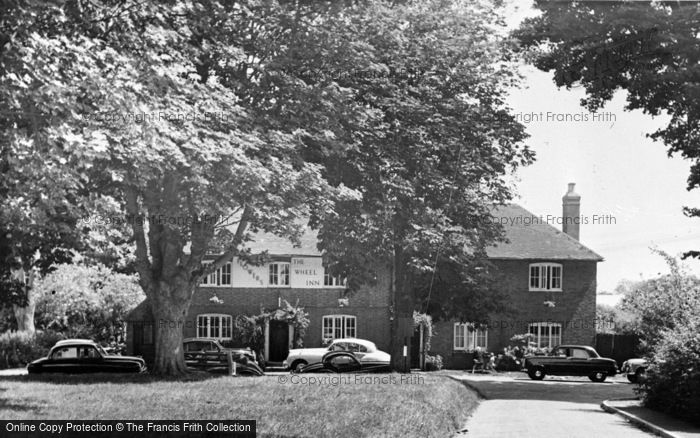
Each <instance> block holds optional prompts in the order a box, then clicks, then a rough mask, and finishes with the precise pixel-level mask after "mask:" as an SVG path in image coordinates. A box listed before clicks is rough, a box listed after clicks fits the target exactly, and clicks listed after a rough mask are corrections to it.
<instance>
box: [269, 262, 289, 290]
mask: <svg viewBox="0 0 700 438" xmlns="http://www.w3.org/2000/svg"><path fill="white" fill-rule="evenodd" d="M270 286H289V263H287V262H276V263H270Z"/></svg>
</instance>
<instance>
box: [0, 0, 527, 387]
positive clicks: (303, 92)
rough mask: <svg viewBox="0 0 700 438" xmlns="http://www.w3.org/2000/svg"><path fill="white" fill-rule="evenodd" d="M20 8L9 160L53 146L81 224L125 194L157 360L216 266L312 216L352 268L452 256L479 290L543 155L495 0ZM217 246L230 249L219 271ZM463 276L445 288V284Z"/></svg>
mask: <svg viewBox="0 0 700 438" xmlns="http://www.w3.org/2000/svg"><path fill="white" fill-rule="evenodd" d="M2 8H3V10H2V11H1V12H2V18H0V20H1V21H0V33H1V34H2V37H1V38H2V40H3V44H2V45H0V47H1V48H0V50H2V52H1V53H0V54H1V55H2V56H1V58H0V81H1V82H0V85H1V86H0V99H2V100H3V102H6V103H7V112H6V113H3V115H2V116H0V117H1V118H2V119H1V122H0V123H2V135H3V142H7V144H8V145H9V146H8V147H7V150H8V151H9V155H11V157H12V159H13V160H15V161H17V164H15V163H14V162H12V165H13V166H16V168H17V169H22V168H32V167H33V165H34V163H35V162H36V161H37V160H38V159H39V158H38V157H41V156H43V155H44V154H46V155H49V156H50V157H51V160H49V163H48V165H45V166H44V167H47V169H48V171H47V172H46V175H47V177H48V178H51V177H52V176H53V175H54V173H52V172H56V176H55V178H56V179H57V180H59V184H57V185H56V187H51V189H52V190H63V191H62V192H60V193H59V195H61V196H63V197H61V196H59V197H58V198H56V199H66V202H65V203H66V204H67V206H66V207H65V208H66V209H69V210H68V211H67V213H66V214H67V216H68V217H69V218H71V219H75V218H77V217H81V216H83V215H82V214H80V213H82V212H81V211H75V210H71V209H70V208H74V209H75V208H76V206H78V205H79V206H82V207H81V208H85V206H88V208H93V207H92V206H93V205H97V206H100V208H102V207H104V206H107V205H112V206H113V207H112V208H113V209H112V211H111V214H113V215H114V217H116V218H118V219H119V221H118V222H119V223H120V224H121V225H124V226H126V227H128V229H129V231H130V234H131V235H132V239H133V240H132V241H133V242H134V247H135V262H134V267H135V270H136V271H137V272H138V274H139V282H140V285H141V287H142V288H143V290H144V292H145V294H146V295H147V297H148V298H149V300H150V302H151V304H152V310H153V313H154V315H153V316H154V318H156V319H157V320H167V321H169V322H171V323H168V324H157V325H156V327H158V329H157V332H156V359H155V364H154V370H155V371H156V372H157V373H166V374H177V373H181V372H184V370H185V365H184V359H183V355H182V348H181V336H182V334H181V332H180V330H179V329H178V328H175V329H173V328H172V327H180V326H181V323H182V321H183V318H184V315H185V314H186V313H187V310H188V307H189V304H190V301H191V298H192V294H193V293H194V290H195V286H196V285H197V284H198V283H199V279H200V278H201V276H202V275H206V274H207V273H209V272H210V271H212V270H214V269H216V268H217V267H218V266H220V265H222V264H223V263H225V262H226V261H227V260H230V258H231V257H232V256H234V255H237V256H240V257H245V256H246V255H247V251H246V245H245V244H246V242H247V241H248V239H250V238H251V236H252V235H253V234H254V233H255V232H257V231H261V230H262V231H266V232H271V233H274V234H277V235H281V236H287V237H289V238H291V239H292V240H294V239H295V238H296V237H298V235H299V233H300V231H301V229H302V227H303V226H304V224H305V223H306V221H307V220H309V219H310V224H311V225H312V226H314V227H321V238H322V247H323V249H324V250H325V251H327V253H328V254H329V256H330V259H331V261H332V262H333V263H334V264H335V265H337V268H338V269H341V270H345V271H348V273H350V274H353V275H351V276H350V278H351V279H353V278H357V279H358V280H356V281H364V280H366V279H367V278H369V277H371V274H370V275H368V274H367V273H368V272H371V271H372V269H371V266H369V264H370V262H368V261H369V260H370V259H373V260H376V259H377V258H378V259H382V257H386V256H387V255H391V257H392V258H394V259H395V261H396V263H395V264H394V266H400V267H401V273H400V275H399V276H398V277H400V281H401V284H405V285H409V284H411V281H410V280H409V278H413V277H415V278H416V281H417V283H416V284H418V282H419V281H422V282H423V285H424V284H425V283H426V282H427V281H428V280H427V279H426V277H425V275H432V267H431V266H432V265H431V264H430V263H429V260H430V259H433V258H435V259H439V260H440V261H441V262H442V263H447V264H449V265H450V266H451V268H450V269H445V271H444V272H445V273H450V272H451V275H457V276H458V278H459V280H460V281H459V282H458V283H457V284H458V287H457V289H454V290H452V291H451V292H450V294H451V296H455V297H456V296H457V292H459V291H460V290H462V289H464V288H467V289H469V290H472V289H473V290H476V287H477V283H478V282H476V281H475V280H474V276H472V277H469V278H466V277H462V276H461V274H460V272H461V268H460V267H461V266H466V267H467V268H469V267H472V266H473V267H474V269H473V270H471V272H476V269H477V268H480V267H481V266H477V265H478V264H479V263H478V262H477V260H478V259H479V258H480V257H481V256H483V247H484V245H486V244H487V243H488V242H491V241H493V240H494V239H496V238H497V237H498V234H499V232H498V229H497V228H496V227H495V226H491V225H484V224H485V223H488V222H484V221H482V220H481V219H482V216H483V215H484V214H486V213H487V211H488V210H487V209H488V207H489V206H490V205H491V204H493V203H499V202H503V201H505V200H507V199H509V191H508V188H507V187H506V185H505V183H504V182H503V180H502V178H501V177H502V175H503V174H504V173H505V172H506V171H507V170H509V169H512V168H514V167H517V166H518V165H522V164H527V163H528V162H529V161H530V160H531V158H532V154H531V153H530V152H529V151H528V150H527V149H526V148H524V147H522V145H521V141H522V140H523V138H524V133H523V128H522V126H520V125H519V124H517V123H516V122H515V121H514V119H513V118H511V117H510V116H508V112H507V111H508V108H507V106H506V105H505V104H504V99H503V98H504V88H505V87H507V86H509V85H512V84H514V83H515V82H516V77H514V76H513V74H512V73H511V70H512V63H511V56H512V50H511V48H510V46H509V45H508V43H507V42H505V43H504V42H502V38H500V37H499V35H500V34H499V32H498V28H499V27H501V24H502V23H501V22H500V18H499V15H498V14H497V13H496V11H495V9H494V7H493V6H492V5H490V4H489V3H488V2H479V3H473V2H466V1H443V0H432V1H429V2H411V1H409V2H386V1H344V2H315V1H294V2H290V1H272V2H267V1H266V2H259V1H237V2H219V1H211V0H201V1H195V2H183V1H181V0H167V1H160V2H140V1H137V0H108V1H106V2H102V4H101V5H100V6H99V7H98V6H97V5H96V4H94V3H93V2H91V1H87V0H72V1H69V2H65V3H58V4H47V3H40V4H39V3H34V2H27V1H18V2H10V3H3V6H2ZM330 72H340V73H343V74H336V73H330ZM396 72H412V73H410V74H396ZM416 72H420V73H421V76H420V77H418V76H417V75H416ZM348 73H350V74H348ZM356 73H357V74H356ZM494 120H496V122H495V123H494ZM39 169H42V168H41V167H39ZM59 174H60V176H59ZM18 175H19V174H18ZM20 176H21V175H20ZM19 179H22V178H19ZM35 186H36V187H39V186H40V185H37V184H35ZM34 190H35V191H36V192H37V193H39V192H40V190H38V189H37V188H34ZM64 193H65V194H64ZM69 195H70V196H73V198H70V196H69ZM83 201H89V202H83ZM44 210H47V209H46V208H44V209H43V210H42V211H44ZM70 229H71V230H73V228H72V227H70ZM82 231H85V230H82ZM214 244H216V245H217V246H219V247H221V248H223V254H222V255H221V256H220V257H219V258H218V259H216V260H215V261H214V263H211V264H209V265H206V266H205V265H204V264H203V263H202V259H203V257H204V254H205V253H206V252H207V251H209V250H211V248H212V246H213V245H214ZM438 248H440V249H438ZM465 248H466V250H465ZM365 256H367V257H365ZM358 264H359V266H360V268H356V267H355V266H358ZM468 270H469V269H468ZM397 272H398V271H397ZM441 272H442V271H441ZM355 274H356V275H355ZM445 278H446V277H443V276H442V273H441V276H439V277H438V276H436V278H435V279H432V278H431V279H430V282H431V283H433V282H435V284H436V286H439V287H436V288H435V289H436V290H440V291H442V290H448V289H449V286H450V285H451V284H455V283H452V282H451V281H450V282H447V281H443V280H444V279H445ZM353 281H355V280H353ZM469 282H471V283H469ZM467 283H469V284H467ZM421 290H425V287H421ZM436 294H437V292H436ZM405 298H406V299H404V301H405V302H406V303H408V301H409V297H408V296H407V297H405ZM438 301H440V302H441V301H442V299H441V300H434V301H433V302H438ZM486 302H487V301H484V303H486ZM469 303H471V304H473V303H474V301H469ZM403 307H404V308H405V309H404V310H405V311H406V312H407V314H408V315H410V311H411V309H410V307H412V306H411V305H409V304H406V305H404V306H403ZM459 307H460V308H461V309H464V308H466V307H467V302H462V303H459ZM448 310H449V308H448ZM450 311H451V310H450ZM172 322H174V323H172Z"/></svg>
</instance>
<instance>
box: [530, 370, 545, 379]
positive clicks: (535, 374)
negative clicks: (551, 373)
mask: <svg viewBox="0 0 700 438" xmlns="http://www.w3.org/2000/svg"><path fill="white" fill-rule="evenodd" d="M527 375H528V376H530V378H531V379H532V380H542V379H544V376H545V373H544V368H542V367H535V368H533V369H531V370H528V372H527Z"/></svg>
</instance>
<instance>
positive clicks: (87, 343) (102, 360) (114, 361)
mask: <svg viewBox="0 0 700 438" xmlns="http://www.w3.org/2000/svg"><path fill="white" fill-rule="evenodd" d="M27 371H28V372H29V374H38V373H97V372H104V373H143V372H145V371H146V362H145V361H144V360H143V359H142V358H140V357H130V356H117V355H110V354H107V352H106V351H105V350H104V348H102V347H101V346H100V345H99V344H98V343H96V342H94V341H91V340H89V339H65V340H62V341H58V342H56V345H54V346H53V347H52V348H51V350H50V351H49V354H48V356H47V357H43V358H41V359H37V360H35V361H34V362H32V363H30V364H29V365H27Z"/></svg>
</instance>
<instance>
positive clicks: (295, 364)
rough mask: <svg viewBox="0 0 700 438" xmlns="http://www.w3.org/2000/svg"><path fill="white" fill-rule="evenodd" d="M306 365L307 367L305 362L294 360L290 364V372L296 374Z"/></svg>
mask: <svg viewBox="0 0 700 438" xmlns="http://www.w3.org/2000/svg"><path fill="white" fill-rule="evenodd" d="M306 365H308V363H307V362H306V361H305V360H295V361H294V362H292V372H293V373H298V372H299V371H301V369H302V368H304V367H305V366H306Z"/></svg>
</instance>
